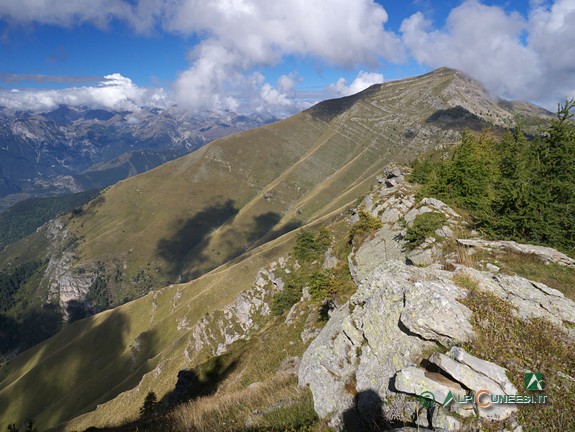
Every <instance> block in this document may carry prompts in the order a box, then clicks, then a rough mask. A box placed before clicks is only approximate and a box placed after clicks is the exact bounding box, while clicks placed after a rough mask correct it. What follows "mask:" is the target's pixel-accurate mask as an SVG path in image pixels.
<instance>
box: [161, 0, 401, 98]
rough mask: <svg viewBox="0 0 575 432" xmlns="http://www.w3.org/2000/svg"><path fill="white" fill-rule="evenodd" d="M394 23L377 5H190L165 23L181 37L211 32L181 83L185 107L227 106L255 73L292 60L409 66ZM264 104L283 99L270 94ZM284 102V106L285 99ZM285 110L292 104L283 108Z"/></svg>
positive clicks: (220, 0)
mask: <svg viewBox="0 0 575 432" xmlns="http://www.w3.org/2000/svg"><path fill="white" fill-rule="evenodd" d="M387 19H388V16H387V13H386V12H385V10H384V9H383V8H382V7H381V6H379V5H378V4H376V3H374V2H372V1H371V0H356V1H352V2H350V1H348V0H321V1H320V0H311V1H306V2H299V1H298V2H285V1H282V2H280V1H277V0H276V1H270V0H214V1H211V2H205V1H200V0H187V1H184V2H183V3H182V4H181V7H180V8H178V9H177V11H174V12H173V14H171V15H170V14H168V15H166V17H165V21H164V25H165V26H166V28H168V29H170V30H171V31H175V32H181V33H198V32H205V33H206V34H209V35H210V36H209V37H208V38H207V39H204V40H203V41H202V42H201V43H200V44H199V45H198V46H197V47H196V48H195V49H194V50H193V51H192V53H191V55H190V59H191V62H192V64H191V66H190V68H189V69H188V70H186V71H185V72H183V73H181V74H180V76H179V78H178V80H177V81H176V83H175V90H176V94H177V95H178V97H179V102H180V104H182V105H186V106H189V107H191V108H194V109H202V108H205V107H210V106H216V107H217V106H225V104H226V103H228V102H229V101H225V100H222V94H226V92H225V91H224V90H225V89H226V87H227V86H229V85H230V83H237V82H239V81H240V79H241V77H242V76H243V75H244V74H245V73H246V72H247V71H249V70H251V69H253V68H254V67H260V66H268V65H274V64H277V63H278V62H280V61H281V60H282V59H283V58H285V57H286V56H300V57H309V58H314V59H318V60H319V61H321V62H325V63H327V64H330V65H333V66H337V67H352V66H355V65H358V64H365V65H371V66H375V65H376V64H377V63H378V61H379V59H380V58H381V57H385V58H388V59H391V60H394V61H401V60H402V59H403V51H402V48H401V44H400V40H399V38H398V37H397V36H396V35H394V34H393V33H391V32H387V31H385V30H384V24H385V23H386V22H387ZM262 91H263V92H264V94H263V95H262V94H261V93H260V96H262V97H263V98H267V99H268V100H269V99H270V98H276V99H277V98H278V97H280V94H285V92H283V93H282V92H281V91H280V94H276V93H275V92H274V91H272V89H271V88H270V87H269V86H266V88H265V89H262ZM276 102H278V103H279V102H280V100H279V99H277V100H276ZM283 102H285V101H283Z"/></svg>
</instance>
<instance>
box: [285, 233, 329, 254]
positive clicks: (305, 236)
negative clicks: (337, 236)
mask: <svg viewBox="0 0 575 432" xmlns="http://www.w3.org/2000/svg"><path fill="white" fill-rule="evenodd" d="M330 244H331V235H330V233H329V231H328V230H327V229H326V228H322V229H320V231H319V233H318V235H317V236H314V235H313V233H311V232H310V231H308V230H306V229H302V230H300V232H299V234H298V236H297V238H296V241H295V246H294V255H295V257H296V258H297V259H298V260H299V261H313V260H315V259H318V258H320V257H321V255H322V254H323V253H325V251H326V250H327V248H328V247H329V245H330Z"/></svg>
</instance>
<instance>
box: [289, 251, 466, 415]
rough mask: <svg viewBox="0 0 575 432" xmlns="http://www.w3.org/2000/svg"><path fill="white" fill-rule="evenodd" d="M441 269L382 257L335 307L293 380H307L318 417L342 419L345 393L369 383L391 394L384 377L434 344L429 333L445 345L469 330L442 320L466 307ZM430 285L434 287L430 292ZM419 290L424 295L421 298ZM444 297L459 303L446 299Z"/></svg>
mask: <svg viewBox="0 0 575 432" xmlns="http://www.w3.org/2000/svg"><path fill="white" fill-rule="evenodd" d="M448 274H449V273H448V272H445V271H442V270H438V269H428V270H424V269H418V268H415V267H409V266H407V265H405V264H403V263H402V262H399V261H388V262H386V263H384V264H382V265H381V266H380V267H379V268H378V269H377V270H375V271H374V272H373V273H372V275H371V278H369V279H368V280H365V281H364V283H362V284H360V286H359V288H358V291H357V293H356V294H354V295H353V296H352V297H351V299H350V300H349V302H348V303H346V304H345V305H344V306H343V307H341V308H340V309H338V310H337V311H335V312H334V314H333V315H332V317H331V318H330V320H329V322H328V324H327V325H326V327H325V328H324V329H323V330H322V331H321V333H320V334H319V336H318V337H317V338H316V339H315V340H314V341H312V343H311V344H310V346H309V348H308V349H307V350H306V352H305V353H304V355H303V357H302V363H301V365H300V370H299V381H300V384H302V385H306V384H308V385H309V386H310V388H311V390H312V392H313V395H314V405H315V409H316V411H317V413H318V414H319V415H320V416H321V417H330V418H331V419H332V424H333V425H335V426H337V425H341V415H342V413H343V412H344V411H345V410H346V409H347V408H349V406H350V404H351V403H352V402H353V396H352V393H354V392H362V391H368V390H372V391H376V392H377V393H378V394H379V395H380V396H381V397H382V399H385V398H386V397H387V396H389V395H390V394H391V391H390V390H389V389H390V383H391V381H392V379H393V378H394V377H395V375H396V373H397V372H398V371H400V370H402V369H403V368H405V367H407V366H410V365H413V364H414V362H416V361H418V359H419V358H420V357H421V354H422V353H423V352H426V351H429V350H432V349H434V348H436V347H437V344H436V342H434V340H435V339H440V340H441V341H442V343H443V344H445V345H447V346H449V345H450V344H454V343H456V342H459V341H461V340H467V338H468V337H469V336H470V335H471V334H472V332H471V331H470V327H469V325H467V326H465V325H462V326H461V332H460V333H458V332H457V331H456V330H455V328H452V327H451V326H450V325H449V324H447V323H449V322H460V316H462V315H463V316H466V314H467V315H468V314H469V312H465V309H466V308H465V306H463V305H461V304H460V303H459V302H457V300H456V297H457V296H458V295H461V296H463V295H465V292H464V290H463V289H461V288H459V287H457V286H456V285H455V284H453V282H451V280H450V279H449V277H447V276H448ZM414 281H418V283H414ZM430 291H431V292H435V293H436V295H434V296H429V292H430ZM419 297H420V298H421V299H424V300H425V301H421V302H420V301H419V300H418V298H419ZM407 299H409V301H408V300H407ZM451 303H454V304H458V305H460V308H458V307H448V308H446V307H445V305H447V304H451ZM430 305H431V306H430ZM434 308H435V310H441V311H442V314H443V316H444V317H445V320H443V321H442V322H441V321H440V320H437V317H435V316H427V313H428V312H431V311H432V310H433V309H434ZM418 309H419V310H418ZM402 314H404V315H402ZM434 314H435V313H434ZM435 315H436V314H435ZM402 316H403V317H404V320H405V321H406V323H407V324H403V322H402ZM426 316H427V318H425V317H426ZM417 317H421V319H420V320H418V319H417ZM418 321H420V322H419V323H418ZM407 325H410V326H412V327H413V330H412V329H410V328H409V327H407ZM442 325H444V326H446V328H445V329H444V328H442ZM414 330H417V331H420V332H421V333H424V334H425V335H426V336H428V337H429V338H430V339H431V340H426V339H425V338H424V337H422V336H420V335H419V334H417V333H415V331H414ZM450 334H451V335H453V336H450ZM350 386H353V388H352V389H350ZM350 390H353V391H350ZM384 412H385V406H384Z"/></svg>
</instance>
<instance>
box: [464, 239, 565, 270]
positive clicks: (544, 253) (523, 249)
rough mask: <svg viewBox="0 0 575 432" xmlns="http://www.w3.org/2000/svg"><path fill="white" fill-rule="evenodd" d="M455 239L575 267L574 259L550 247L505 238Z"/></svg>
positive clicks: (473, 245)
mask: <svg viewBox="0 0 575 432" xmlns="http://www.w3.org/2000/svg"><path fill="white" fill-rule="evenodd" d="M457 241H458V242H459V243H461V244H462V245H465V246H469V247H477V248H482V249H488V250H502V251H509V252H515V253H519V254H524V255H534V256H536V257H537V258H539V259H540V260H541V261H543V262H546V263H553V264H559V265H563V266H566V267H572V268H575V260H574V259H572V258H569V257H568V256H567V255H565V254H564V253H561V252H559V251H557V250H555V249H553V248H550V247H545V246H536V245H531V244H522V243H517V242H514V241H507V240H499V241H491V240H483V239H457Z"/></svg>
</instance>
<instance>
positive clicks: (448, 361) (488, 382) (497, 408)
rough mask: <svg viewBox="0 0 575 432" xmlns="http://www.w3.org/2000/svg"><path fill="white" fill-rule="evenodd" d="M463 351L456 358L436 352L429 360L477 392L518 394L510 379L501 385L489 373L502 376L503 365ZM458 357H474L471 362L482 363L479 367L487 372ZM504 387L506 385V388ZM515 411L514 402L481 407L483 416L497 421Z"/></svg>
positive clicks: (480, 412) (480, 410)
mask: <svg viewBox="0 0 575 432" xmlns="http://www.w3.org/2000/svg"><path fill="white" fill-rule="evenodd" d="M461 352H463V353H464V351H463V350H461V349H460V352H457V353H456V354H455V355H454V357H455V359H453V358H451V357H448V356H446V355H444V354H441V353H435V354H433V355H432V356H431V357H429V361H430V362H431V363H433V364H435V365H437V366H438V367H439V368H441V369H442V370H443V371H445V372H446V373H447V374H449V375H450V376H451V377H452V378H453V379H454V380H455V381H457V382H458V383H461V384H463V385H464V386H465V387H466V388H468V389H470V390H472V391H473V392H474V393H477V392H478V391H480V390H486V391H488V392H490V394H492V395H503V394H517V389H516V388H515V387H514V386H513V384H512V383H511V381H509V380H508V379H503V382H504V384H503V385H499V383H497V382H496V381H494V380H493V379H492V378H491V377H490V376H489V375H487V374H488V373H490V371H494V374H495V375H497V376H500V375H499V370H500V369H503V368H502V367H501V366H499V365H496V364H494V363H490V362H488V361H485V360H482V359H479V358H477V357H473V356H471V355H470V354H467V353H465V355H463V354H462V353H461ZM458 358H462V359H467V360H469V359H471V358H472V359H473V360H471V363H473V364H475V365H478V366H479V365H480V367H478V369H481V370H482V371H483V372H485V373H483V372H480V371H478V370H475V369H473V368H471V367H470V366H468V365H467V364H464V363H461V362H460V361H458V360H457V359H458ZM503 370H504V369H503ZM503 375H504V374H503ZM503 387H505V389H504V388H503ZM515 412H517V406H516V405H514V404H505V405H503V404H497V405H492V406H490V407H488V408H481V407H480V408H479V415H480V416H481V417H485V418H488V419H491V420H497V421H500V420H505V419H507V418H509V417H510V416H511V415H512V414H514V413H515Z"/></svg>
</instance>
